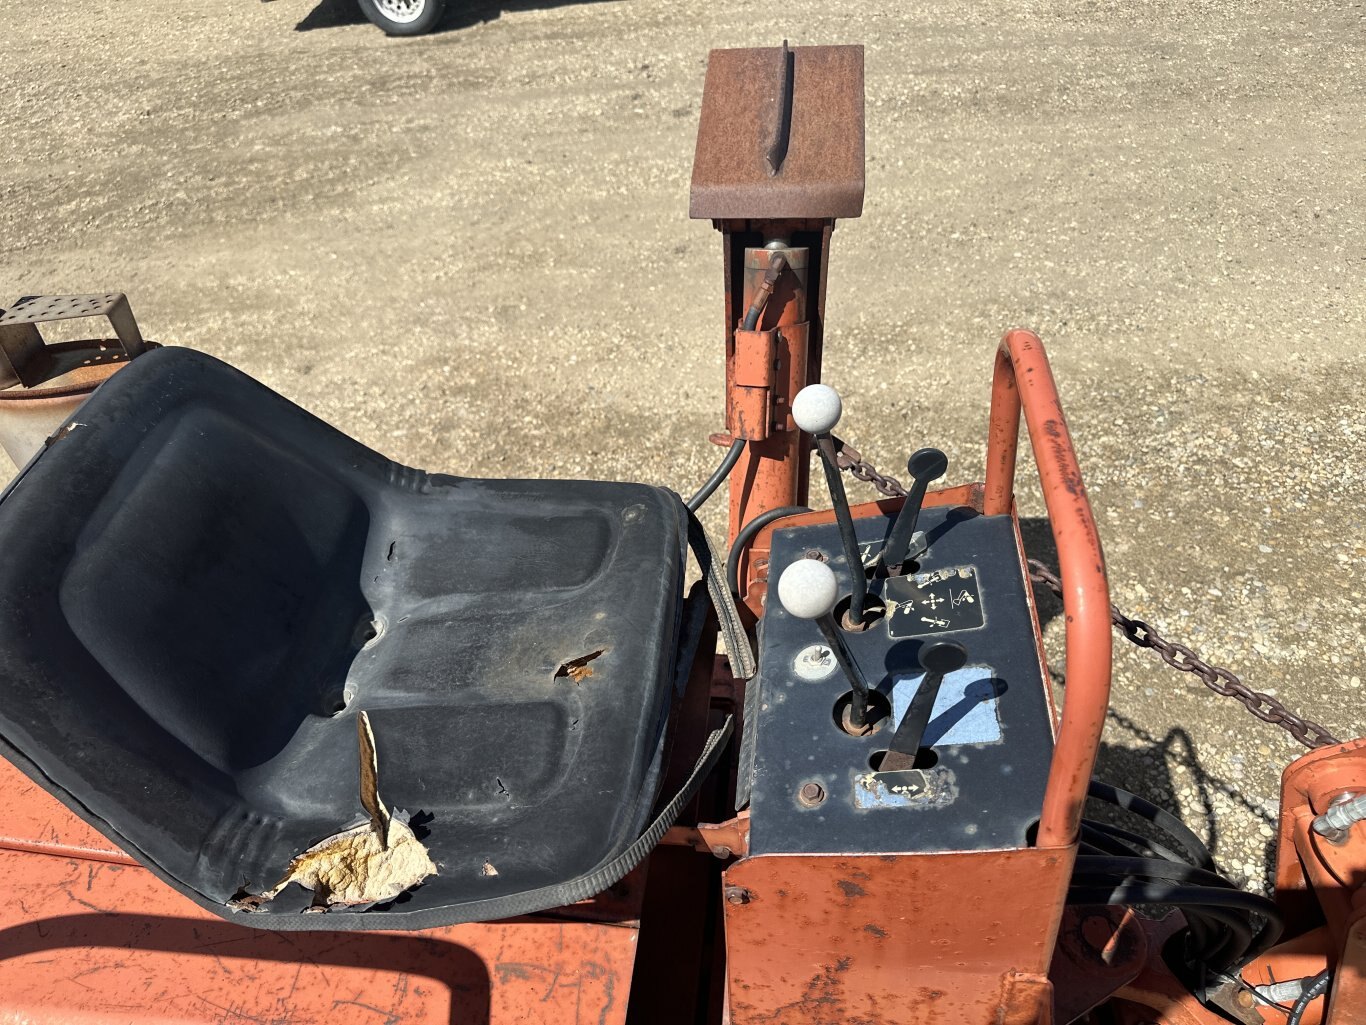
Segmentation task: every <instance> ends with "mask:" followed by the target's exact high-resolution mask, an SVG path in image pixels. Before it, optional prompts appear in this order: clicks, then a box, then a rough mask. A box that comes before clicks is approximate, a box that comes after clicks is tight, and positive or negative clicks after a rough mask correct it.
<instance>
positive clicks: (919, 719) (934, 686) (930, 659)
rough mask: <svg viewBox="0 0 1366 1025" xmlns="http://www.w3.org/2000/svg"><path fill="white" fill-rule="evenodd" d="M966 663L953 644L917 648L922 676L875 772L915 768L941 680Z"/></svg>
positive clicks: (963, 653)
mask: <svg viewBox="0 0 1366 1025" xmlns="http://www.w3.org/2000/svg"><path fill="white" fill-rule="evenodd" d="M967 661H968V652H967V649H966V648H964V647H963V646H962V645H961V644H955V643H954V642H953V641H939V642H937V643H935V644H927V645H925V647H923V648H921V649H920V668H921V669H923V670H925V675H924V677H923V678H921V681H920V687H919V689H917V690H916V692H915V696H914V697H913V698H911V703H910V706H909V707H907V709H906V714H905V715H903V716H902V717H901V723H900V724H899V725H898V726H897V728H896V735H895V736H894V737H892V742H891V744H889V745H888V747H887V753H886V754H885V755H883V756H882V764H881V765H879V766H878V771H879V772H898V771H900V770H902V769H913V768H915V755H916V752H917V751H919V750H920V741H921V740H922V739H924V736H925V727H926V726H928V725H929V724H930V714H931V713H932V712H933V711H934V702H935V699H936V698H938V697H939V688H940V687H941V686H942V685H943V683H944V677H945V676H947V675H948V674H949V673H951V672H953V671H954V670H956V669H962V668H963V666H964V665H965V664H966V663H967Z"/></svg>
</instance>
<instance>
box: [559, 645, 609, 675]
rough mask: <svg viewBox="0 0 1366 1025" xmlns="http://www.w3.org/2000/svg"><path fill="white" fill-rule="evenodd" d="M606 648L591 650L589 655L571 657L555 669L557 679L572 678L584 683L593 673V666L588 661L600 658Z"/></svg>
mask: <svg viewBox="0 0 1366 1025" xmlns="http://www.w3.org/2000/svg"><path fill="white" fill-rule="evenodd" d="M606 650H607V649H606V648H599V649H598V650H597V651H590V652H589V653H588V654H587V655H580V656H579V657H578V658H571V659H570V660H569V661H568V662H565V663H563V664H561V666H560V668H558V669H556V670H555V679H557V680H563V679H570V680H573V681H574V682H575V683H583V681H584V680H586V679H588V678H589V677H590V676H592V675H593V667H592V666H590V665H589V664H588V663H589V662H592V661H593V660H594V659H595V658H600V657H601V656H602V655H603V654H604V653H605V652H606Z"/></svg>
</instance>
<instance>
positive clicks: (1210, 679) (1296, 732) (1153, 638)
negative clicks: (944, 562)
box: [834, 438, 1339, 748]
mask: <svg viewBox="0 0 1366 1025" xmlns="http://www.w3.org/2000/svg"><path fill="white" fill-rule="evenodd" d="M834 441H835V459H836V462H838V463H839V466H840V469H842V470H847V471H848V472H849V473H850V474H852V475H853V476H854V477H857V478H858V479H859V480H861V481H866V482H867V483H869V484H871V485H873V487H875V488H877V490H878V491H879V492H881V493H882V494H883V495H886V496H887V497H888V498H901V497H904V496H905V494H906V489H905V488H904V487H902V486H901V482H900V481H898V480H897V479H896V478H895V477H884V476H883V475H882V474H880V473H878V472H877V469H876V467H874V466H873V465H872V464H871V463H869V462H868V461H867V460H866V459H864V458H863V456H862V455H860V454H859V452H858V450H857V449H855V448H853V447H852V446H850V445H848V444H846V443H845V442H843V441H841V440H840V439H839V438H835V439H834ZM1028 562H1029V578H1030V579H1031V580H1033V581H1034V582H1035V583H1039V584H1043V585H1044V586H1045V587H1047V588H1048V589H1049V590H1050V591H1052V592H1053V593H1054V594H1055V595H1057V596H1058V597H1059V598H1061V597H1062V581H1061V580H1060V579H1058V575H1057V574H1056V573H1054V572H1053V571H1052V570H1050V569H1049V568H1048V567H1047V566H1045V565H1044V564H1043V563H1041V562H1039V561H1038V560H1037V559H1029V560H1028ZM1110 621H1111V622H1112V623H1114V625H1115V627H1116V628H1117V629H1118V630H1119V631H1120V633H1122V634H1124V636H1125V637H1127V638H1128V639H1129V640H1130V641H1132V642H1133V643H1134V644H1136V645H1137V646H1138V647H1140V648H1151V649H1152V650H1153V651H1155V652H1157V654H1158V657H1159V658H1161V659H1162V661H1163V662H1165V663H1166V664H1167V665H1169V666H1171V667H1172V668H1173V669H1178V670H1180V671H1181V672H1183V673H1193V674H1194V675H1195V676H1196V677H1197V678H1198V679H1199V680H1200V682H1201V683H1203V684H1204V685H1205V686H1206V687H1208V688H1209V689H1210V690H1212V691H1213V692H1214V693H1215V694H1218V695H1220V696H1222V697H1226V698H1236V699H1237V700H1239V701H1241V702H1242V703H1243V705H1244V706H1246V708H1247V710H1248V711H1249V712H1251V713H1252V714H1253V715H1255V716H1256V717H1257V718H1258V719H1260V720H1262V722H1269V723H1273V724H1274V725H1276V726H1279V727H1281V728H1282V729H1284V730H1285V731H1286V732H1287V733H1289V734H1290V735H1291V736H1292V737H1294V738H1295V739H1296V740H1298V741H1299V742H1300V743H1301V744H1304V745H1305V746H1306V747H1309V748H1316V747H1327V746H1330V745H1333V744H1337V743H1339V741H1338V739H1337V738H1336V737H1334V736H1333V735H1332V734H1331V733H1329V732H1328V731H1327V730H1326V729H1324V728H1323V727H1322V726H1320V725H1319V724H1318V723H1316V722H1314V721H1313V720H1312V719H1303V718H1301V717H1300V716H1298V715H1296V714H1295V713H1294V712H1292V711H1290V709H1288V708H1286V707H1285V705H1283V704H1282V703H1281V702H1279V701H1277V700H1276V699H1275V698H1273V697H1272V696H1271V695H1270V694H1263V693H1262V692H1261V691H1255V690H1253V689H1252V688H1251V687H1249V686H1248V685H1247V684H1245V683H1243V681H1242V680H1240V679H1238V677H1237V676H1236V675H1234V673H1233V672H1232V671H1231V670H1228V669H1225V668H1224V667H1223V666H1215V665H1210V663H1208V662H1206V661H1205V660H1204V659H1203V658H1201V657H1200V656H1199V654H1197V653H1196V652H1195V651H1194V650H1193V649H1191V648H1188V647H1187V646H1186V645H1184V644H1181V643H1179V642H1177V641H1169V640H1167V639H1166V638H1165V637H1163V636H1162V635H1161V634H1160V633H1158V632H1157V631H1156V630H1155V629H1153V627H1152V626H1151V625H1149V624H1148V623H1145V622H1144V621H1143V620H1141V619H1134V618H1133V617H1131V616H1126V615H1125V614H1124V613H1123V612H1121V611H1120V610H1119V606H1117V605H1111V606H1110Z"/></svg>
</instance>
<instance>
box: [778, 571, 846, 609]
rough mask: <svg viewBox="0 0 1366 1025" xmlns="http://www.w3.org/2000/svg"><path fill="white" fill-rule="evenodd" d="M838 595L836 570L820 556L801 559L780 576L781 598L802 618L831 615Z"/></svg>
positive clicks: (785, 605) (779, 598)
mask: <svg viewBox="0 0 1366 1025" xmlns="http://www.w3.org/2000/svg"><path fill="white" fill-rule="evenodd" d="M838 597H839V584H838V583H837V582H836V580H835V571H834V570H832V569H831V568H830V567H829V566H827V565H826V564H825V563H823V562H821V561H820V560H818V559H798V560H797V561H796V562H794V563H793V564H792V565H790V566H788V567H787V569H785V570H783V575H782V576H780V577H779V578H778V600H779V601H780V602H782V603H783V608H785V609H786V610H787V614H788V615H789V616H796V617H797V618H798V619H820V618H821V617H822V616H828V615H830V613H831V611H833V610H834V608H835V600H836V599H837V598H838Z"/></svg>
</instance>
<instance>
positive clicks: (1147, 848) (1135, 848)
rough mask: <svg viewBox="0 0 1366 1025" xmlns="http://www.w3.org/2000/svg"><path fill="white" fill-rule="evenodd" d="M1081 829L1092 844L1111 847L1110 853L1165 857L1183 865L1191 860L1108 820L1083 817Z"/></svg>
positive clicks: (1123, 855) (1121, 855)
mask: <svg viewBox="0 0 1366 1025" xmlns="http://www.w3.org/2000/svg"><path fill="white" fill-rule="evenodd" d="M1081 829H1082V835H1083V836H1085V837H1087V839H1089V840H1090V842H1091V843H1092V844H1095V845H1096V846H1098V847H1107V848H1109V849H1108V853H1110V854H1117V855H1119V856H1120V857H1130V856H1132V855H1134V854H1137V855H1138V856H1139V857H1141V858H1152V857H1157V858H1165V859H1166V860H1167V861H1175V862H1179V863H1180V864H1182V865H1189V864H1190V861H1189V860H1187V859H1186V858H1183V857H1181V855H1179V854H1177V853H1176V852H1175V851H1173V850H1172V849H1171V848H1169V847H1164V846H1163V845H1162V844H1160V843H1157V842H1156V841H1155V840H1150V839H1149V838H1148V837H1146V836H1139V835H1138V834H1137V833H1131V832H1129V831H1128V830H1127V829H1121V828H1120V827H1119V826H1112V825H1111V824H1110V823H1108V822H1096V821H1095V820H1093V819H1083V820H1082V824H1081ZM1102 837H1104V838H1106V839H1107V840H1109V844H1106V843H1102V839H1101V838H1102Z"/></svg>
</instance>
